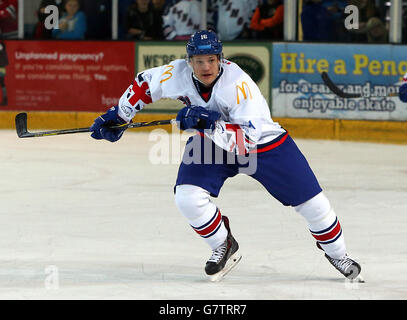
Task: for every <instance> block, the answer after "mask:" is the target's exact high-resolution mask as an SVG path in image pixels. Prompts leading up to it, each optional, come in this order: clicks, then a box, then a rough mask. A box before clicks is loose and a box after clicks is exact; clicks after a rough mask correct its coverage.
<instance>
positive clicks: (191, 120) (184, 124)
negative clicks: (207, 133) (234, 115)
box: [176, 105, 221, 130]
mask: <svg viewBox="0 0 407 320" xmlns="http://www.w3.org/2000/svg"><path fill="white" fill-rule="evenodd" d="M220 117H221V115H220V113H219V112H216V111H210V110H207V109H205V108H204V107H200V106H193V105H190V106H188V107H184V108H182V109H181V110H180V111H179V112H178V114H177V118H176V120H177V124H178V127H179V128H180V129H181V130H187V129H197V130H213V129H215V125H216V121H217V120H219V119H220Z"/></svg>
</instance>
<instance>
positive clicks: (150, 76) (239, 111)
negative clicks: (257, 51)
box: [119, 59, 285, 154]
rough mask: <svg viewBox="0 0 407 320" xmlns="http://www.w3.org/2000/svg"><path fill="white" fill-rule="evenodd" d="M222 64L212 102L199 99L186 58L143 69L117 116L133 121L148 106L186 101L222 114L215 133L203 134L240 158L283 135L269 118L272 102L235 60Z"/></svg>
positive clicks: (279, 127)
mask: <svg viewBox="0 0 407 320" xmlns="http://www.w3.org/2000/svg"><path fill="white" fill-rule="evenodd" d="M221 66H222V68H223V72H222V74H221V76H220V77H219V79H218V80H217V81H216V83H215V85H214V86H213V88H212V93H211V96H210V99H209V100H208V101H205V100H204V99H203V98H202V97H201V96H200V94H199V92H198V90H197V88H196V87H195V84H194V82H193V78H192V76H193V75H192V69H191V68H190V66H189V65H188V63H187V61H186V60H184V59H178V60H174V61H172V62H171V63H169V64H168V65H163V66H160V67H156V68H152V69H148V70H145V71H143V72H141V73H139V74H138V75H137V77H136V79H135V81H134V83H133V85H130V86H129V87H128V89H127V90H126V91H125V92H124V94H123V95H122V97H121V98H120V101H119V116H120V117H121V118H123V119H124V120H126V121H130V120H131V119H132V118H133V117H134V116H135V115H136V113H137V112H138V111H140V110H141V109H142V108H143V107H144V105H146V104H148V103H151V102H155V101H157V100H160V99H162V98H171V99H179V100H181V101H184V102H185V101H188V103H190V104H192V105H195V106H202V107H204V108H207V109H208V110H213V111H217V112H219V113H220V114H221V119H220V120H218V121H217V125H216V129H215V130H213V131H212V132H206V131H205V132H204V134H205V135H206V136H207V137H208V138H210V139H212V140H213V141H214V143H215V144H216V145H218V146H219V147H221V148H223V149H224V150H226V151H229V152H235V153H236V154H246V153H248V152H250V150H251V149H254V148H256V146H257V145H259V144H266V143H268V142H270V141H272V140H273V139H275V138H277V137H278V136H279V135H281V134H282V133H284V132H285V130H284V129H283V128H282V127H281V126H280V125H279V124H278V123H277V122H274V121H273V120H272V119H271V115H270V110H269V107H268V104H267V102H266V100H265V99H264V97H263V95H262V94H261V92H260V89H259V88H258V86H257V85H256V83H255V82H254V81H253V80H252V79H251V78H250V77H249V76H248V75H247V74H246V73H245V72H244V71H243V70H242V69H241V68H240V67H239V66H238V65H237V64H235V63H233V62H230V61H228V60H223V63H222V64H221Z"/></svg>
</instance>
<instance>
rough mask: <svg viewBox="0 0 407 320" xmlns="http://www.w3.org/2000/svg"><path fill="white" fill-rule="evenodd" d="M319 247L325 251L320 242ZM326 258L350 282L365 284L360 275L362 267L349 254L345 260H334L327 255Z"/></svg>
mask: <svg viewBox="0 0 407 320" xmlns="http://www.w3.org/2000/svg"><path fill="white" fill-rule="evenodd" d="M317 247H318V248H319V249H321V250H323V249H322V247H321V246H320V245H319V243H318V242H317ZM325 258H327V259H328V261H329V262H330V263H331V264H332V265H333V266H334V267H335V269H336V270H338V271H339V272H340V273H342V274H343V275H344V276H345V277H346V278H347V279H348V280H350V281H352V282H365V281H364V280H363V278H362V276H361V275H360V272H361V270H362V267H361V266H360V264H359V263H357V262H356V261H354V260H352V259H351V258H349V257H348V255H347V254H346V255H345V257H344V258H343V259H334V258H331V257H330V256H328V255H327V254H326V253H325Z"/></svg>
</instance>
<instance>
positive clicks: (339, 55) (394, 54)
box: [271, 43, 407, 120]
mask: <svg viewBox="0 0 407 320" xmlns="http://www.w3.org/2000/svg"><path fill="white" fill-rule="evenodd" d="M322 72H327V73H328V75H329V77H330V78H331V79H332V81H333V82H334V83H335V84H337V85H338V87H339V88H341V89H342V90H343V91H345V92H347V93H361V94H362V95H363V97H361V98H352V99H349V98H347V99H343V98H340V97H338V96H336V95H335V94H333V92H332V91H331V90H330V89H329V88H328V87H327V86H326V85H325V84H324V82H323V81H322V79H321V73H322ZM406 73H407V46H395V45H377V44H375V45H373V44H366V45H355V44H326V43H324V44H322V43H321V44H306V43H275V44H273V62H272V86H271V87H272V89H271V96H272V115H273V116H274V117H292V118H327V119H334V118H339V119H365V120H407V104H405V103H402V102H401V101H400V100H399V99H398V97H397V96H396V97H389V96H387V95H388V94H391V93H395V92H398V87H399V86H400V85H401V83H402V82H401V81H402V77H403V75H404V74H406Z"/></svg>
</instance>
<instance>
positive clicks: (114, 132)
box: [90, 106, 126, 142]
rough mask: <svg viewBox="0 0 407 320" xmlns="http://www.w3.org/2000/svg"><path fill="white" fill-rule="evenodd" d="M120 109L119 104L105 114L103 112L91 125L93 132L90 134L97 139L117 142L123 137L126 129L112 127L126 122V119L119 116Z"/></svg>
mask: <svg viewBox="0 0 407 320" xmlns="http://www.w3.org/2000/svg"><path fill="white" fill-rule="evenodd" d="M118 109H119V107H118V106H115V107H111V108H110V109H109V110H108V111H107V112H106V113H105V114H102V115H101V116H100V117H98V118H97V119H96V120H95V122H94V123H93V125H92V126H91V127H90V131H93V133H92V134H91V135H90V136H91V137H92V138H94V139H97V140H100V139H105V140H108V141H110V142H116V141H117V140H119V139H120V138H121V137H122V135H123V132H124V130H126V129H113V128H110V127H111V126H115V125H120V124H125V123H126V121H124V120H123V119H122V118H120V117H119V116H118V114H117V111H118Z"/></svg>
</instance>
